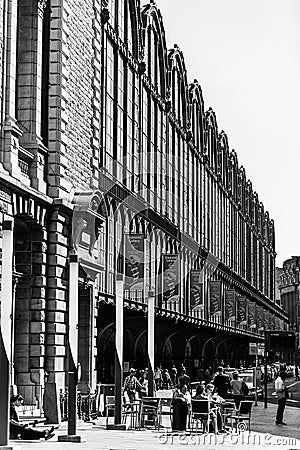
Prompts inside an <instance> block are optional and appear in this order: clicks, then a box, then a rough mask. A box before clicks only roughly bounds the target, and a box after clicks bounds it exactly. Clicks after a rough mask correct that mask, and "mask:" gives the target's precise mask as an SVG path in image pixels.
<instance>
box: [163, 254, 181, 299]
mask: <svg viewBox="0 0 300 450" xmlns="http://www.w3.org/2000/svg"><path fill="white" fill-rule="evenodd" d="M162 257H163V268H162V277H163V299H164V301H172V302H177V301H179V256H178V255H177V254H176V255H162Z"/></svg>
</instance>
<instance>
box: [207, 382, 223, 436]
mask: <svg viewBox="0 0 300 450" xmlns="http://www.w3.org/2000/svg"><path fill="white" fill-rule="evenodd" d="M214 389H215V387H214V385H213V384H211V383H209V384H208V385H207V386H206V396H207V398H208V400H209V401H210V402H212V405H213V406H212V408H211V409H212V410H213V411H214V412H215V414H216V418H217V423H218V429H219V432H220V433H225V430H224V424H223V418H222V414H221V411H220V406H221V405H222V403H225V400H224V398H223V397H221V396H220V395H219V394H218V393H217V392H214Z"/></svg>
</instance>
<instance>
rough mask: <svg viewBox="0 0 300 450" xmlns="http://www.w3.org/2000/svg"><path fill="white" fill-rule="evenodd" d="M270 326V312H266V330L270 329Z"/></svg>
mask: <svg viewBox="0 0 300 450" xmlns="http://www.w3.org/2000/svg"><path fill="white" fill-rule="evenodd" d="M269 325H270V313H269V311H266V310H264V328H265V330H268V329H269Z"/></svg>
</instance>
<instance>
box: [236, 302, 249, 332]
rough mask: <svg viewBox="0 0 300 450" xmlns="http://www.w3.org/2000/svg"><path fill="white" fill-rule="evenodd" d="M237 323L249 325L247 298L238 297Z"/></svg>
mask: <svg viewBox="0 0 300 450" xmlns="http://www.w3.org/2000/svg"><path fill="white" fill-rule="evenodd" d="M237 322H238V324H239V325H245V326H247V325H248V302H247V299H246V297H238V303H237Z"/></svg>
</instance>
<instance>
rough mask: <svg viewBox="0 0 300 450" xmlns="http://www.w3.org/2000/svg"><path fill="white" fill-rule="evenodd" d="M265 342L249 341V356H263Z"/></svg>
mask: <svg viewBox="0 0 300 450" xmlns="http://www.w3.org/2000/svg"><path fill="white" fill-rule="evenodd" d="M264 354H265V343H264V342H249V355H250V356H256V355H257V356H264Z"/></svg>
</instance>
